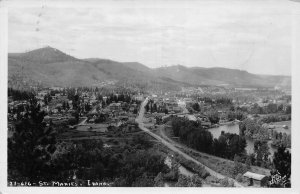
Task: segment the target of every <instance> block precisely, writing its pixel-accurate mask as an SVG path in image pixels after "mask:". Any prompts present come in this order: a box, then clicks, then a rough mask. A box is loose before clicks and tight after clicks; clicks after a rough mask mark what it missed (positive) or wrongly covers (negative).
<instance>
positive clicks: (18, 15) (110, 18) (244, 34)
mask: <svg viewBox="0 0 300 194" xmlns="http://www.w3.org/2000/svg"><path fill="white" fill-rule="evenodd" d="M75 3H76V2H75ZM144 3H145V2H144ZM87 4H88V3H87ZM289 9H290V8H289V6H286V4H283V3H280V2H279V3H277V4H276V3H273V4H272V3H271V2H269V1H250V0H249V1H245V2H244V3H241V2H239V1H234V0H232V3H231V4H230V6H229V5H228V3H226V4H225V3H222V2H220V1H213V2H211V3H210V2H208V1H192V2H189V3H188V4H187V3H184V2H177V1H176V2H173V1H172V4H171V3H170V2H168V1H167V2H160V1H157V3H156V4H155V3H154V4H147V3H146V4H143V3H138V2H137V1H134V2H129V1H128V2H127V3H124V4H123V3H116V2H112V3H111V4H109V3H104V2H102V4H101V3H98V6H91V7H87V6H82V7H76V6H69V7H68V6H63V7H59V6H53V4H52V6H42V7H41V6H40V7H38V6H32V7H20V6H19V7H13V6H12V7H10V8H9V29H8V30H9V51H10V52H23V51H25V50H30V49H35V48H38V47H41V46H45V45H51V46H53V47H56V48H58V49H61V50H62V51H65V52H67V53H68V54H71V55H74V56H75V57H79V58H87V57H99V58H110V59H113V60H119V61H139V62H142V63H144V64H146V65H148V66H152V67H157V66H161V65H170V64H179V63H180V64H184V65H187V66H204V67H212V66H224V67H231V68H242V69H246V70H248V71H251V72H258V73H265V74H268V73H275V74H279V73H283V74H290V51H291V50H290V46H291V41H290V40H291V14H290V12H289ZM20 42H22V44H20ZM279 51H280V53H279ZM257 64H260V65H261V64H264V67H266V68H263V69H261V70H260V69H259V66H258V65H257ZM287 64H288V66H286V65H287ZM283 66H285V68H283Z"/></svg>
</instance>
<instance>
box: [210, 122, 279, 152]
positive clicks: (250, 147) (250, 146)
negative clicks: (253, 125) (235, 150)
mask: <svg viewBox="0 0 300 194" xmlns="http://www.w3.org/2000/svg"><path fill="white" fill-rule="evenodd" d="M208 130H209V131H210V132H211V134H212V135H213V137H214V138H219V136H220V135H221V132H222V131H224V132H225V133H234V134H238V135H239V124H238V123H234V124H228V125H221V126H219V127H215V128H211V129H208ZM246 142H247V147H246V151H247V153H248V154H251V153H253V152H254V140H252V139H248V138H247V139H246ZM268 146H269V151H270V153H271V156H273V155H274V152H275V151H276V148H274V147H272V146H271V141H268Z"/></svg>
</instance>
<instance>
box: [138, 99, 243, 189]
mask: <svg viewBox="0 0 300 194" xmlns="http://www.w3.org/2000/svg"><path fill="white" fill-rule="evenodd" d="M147 103H148V97H147V98H146V99H145V101H144V102H143V103H142V104H141V107H140V112H139V115H138V117H137V118H136V122H137V123H138V125H139V128H140V129H141V130H143V131H144V132H146V133H147V134H149V135H151V136H152V137H154V138H155V139H157V140H158V141H159V142H161V143H162V144H164V145H165V146H167V147H168V148H169V149H170V150H172V151H174V152H176V153H178V154H180V155H181V156H183V157H184V158H186V159H187V160H191V161H193V162H195V163H196V164H198V165H200V166H203V167H204V168H205V170H207V172H209V173H210V174H211V175H212V176H214V177H217V178H219V179H223V178H226V176H224V175H222V174H220V173H218V172H216V171H214V170H212V169H210V168H208V167H207V166H205V165H204V164H202V163H200V162H199V161H197V160H195V159H194V158H192V157H191V156H189V155H188V154H186V153H184V152H182V151H181V150H179V149H178V148H177V147H175V145H173V144H171V143H170V142H168V141H166V140H165V139H163V138H162V137H160V136H158V135H156V134H155V133H153V132H151V131H150V130H149V129H147V128H146V127H145V126H144V123H143V118H144V112H145V108H144V107H145V106H146V104H147ZM228 178H229V177H228ZM229 179H230V180H232V181H233V182H234V186H236V187H243V186H242V185H241V184H239V183H238V182H237V181H235V180H234V179H231V178H229Z"/></svg>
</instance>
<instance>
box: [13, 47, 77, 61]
mask: <svg viewBox="0 0 300 194" xmlns="http://www.w3.org/2000/svg"><path fill="white" fill-rule="evenodd" d="M12 57H13V56H12ZM17 57H22V58H23V59H25V60H27V61H31V62H34V63H40V64H47V63H57V62H65V61H74V60H77V59H76V58H74V57H72V56H70V55H67V54H66V53H63V52H62V51H60V50H58V49H56V48H53V47H51V46H46V47H43V48H39V49H35V50H32V51H28V52H25V53H23V54H21V55H18V56H17Z"/></svg>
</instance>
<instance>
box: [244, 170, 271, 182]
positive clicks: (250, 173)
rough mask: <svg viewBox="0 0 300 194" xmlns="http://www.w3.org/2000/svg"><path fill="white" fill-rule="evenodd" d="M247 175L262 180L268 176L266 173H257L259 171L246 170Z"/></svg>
mask: <svg viewBox="0 0 300 194" xmlns="http://www.w3.org/2000/svg"><path fill="white" fill-rule="evenodd" d="M244 176H245V177H248V178H252V179H255V180H262V179H263V178H265V177H266V175H263V174H257V173H253V172H249V171H248V172H246V173H245V174H244Z"/></svg>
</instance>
